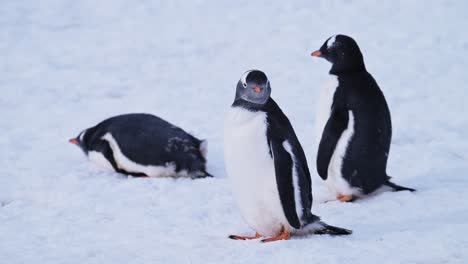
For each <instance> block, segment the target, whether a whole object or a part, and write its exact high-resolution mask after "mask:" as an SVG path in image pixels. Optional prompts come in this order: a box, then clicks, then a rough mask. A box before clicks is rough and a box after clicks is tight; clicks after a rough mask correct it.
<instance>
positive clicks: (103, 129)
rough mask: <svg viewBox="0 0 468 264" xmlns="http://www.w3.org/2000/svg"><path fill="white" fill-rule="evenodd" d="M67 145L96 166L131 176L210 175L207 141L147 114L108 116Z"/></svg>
mask: <svg viewBox="0 0 468 264" xmlns="http://www.w3.org/2000/svg"><path fill="white" fill-rule="evenodd" d="M69 142H70V143H72V144H75V145H77V146H79V147H80V148H81V149H82V150H83V151H84V153H85V154H86V155H87V156H88V158H89V160H90V161H91V162H93V163H95V164H96V165H98V166H100V167H104V168H107V169H110V170H114V171H116V172H119V173H123V174H127V175H131V176H134V177H190V178H203V177H210V176H211V175H210V174H209V173H207V172H206V154H207V143H206V141H205V140H199V139H197V138H195V137H194V136H192V135H190V134H188V133H187V132H185V131H184V130H182V129H181V128H178V127H176V126H174V125H172V124H170V123H168V122H166V121H165V120H163V119H161V118H159V117H156V116H153V115H150V114H125V115H120V116H115V117H111V118H109V119H106V120H104V121H102V122H101V123H99V124H98V125H96V126H94V127H91V128H88V129H86V130H84V131H83V132H81V133H80V134H79V135H78V137H76V138H73V139H70V140H69Z"/></svg>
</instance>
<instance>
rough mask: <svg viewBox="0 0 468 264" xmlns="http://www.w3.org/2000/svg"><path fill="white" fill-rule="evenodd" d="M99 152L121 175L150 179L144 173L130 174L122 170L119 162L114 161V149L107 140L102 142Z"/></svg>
mask: <svg viewBox="0 0 468 264" xmlns="http://www.w3.org/2000/svg"><path fill="white" fill-rule="evenodd" d="M99 151H100V152H101V153H102V154H103V155H104V157H105V158H106V159H107V160H108V161H109V162H110V164H111V165H112V167H113V168H114V170H115V171H116V172H118V173H121V174H125V175H129V176H132V177H148V176H147V175H146V174H144V173H136V172H128V171H125V170H122V169H120V168H119V167H118V166H117V162H116V161H115V159H114V155H113V152H112V149H111V147H110V145H109V142H107V141H105V140H101V142H100V144H99Z"/></svg>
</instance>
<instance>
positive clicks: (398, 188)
mask: <svg viewBox="0 0 468 264" xmlns="http://www.w3.org/2000/svg"><path fill="white" fill-rule="evenodd" d="M384 185H387V186H388V187H391V188H392V189H393V191H394V192H399V191H410V192H415V191H416V189H413V188H408V187H404V186H400V185H398V184H395V183H393V182H391V181H390V177H388V179H387V182H385V183H384Z"/></svg>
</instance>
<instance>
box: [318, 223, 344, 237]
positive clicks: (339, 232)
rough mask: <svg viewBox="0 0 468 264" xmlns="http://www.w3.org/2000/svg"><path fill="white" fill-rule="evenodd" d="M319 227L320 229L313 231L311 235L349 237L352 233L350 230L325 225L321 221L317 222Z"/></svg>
mask: <svg viewBox="0 0 468 264" xmlns="http://www.w3.org/2000/svg"><path fill="white" fill-rule="evenodd" d="M319 224H320V225H321V228H319V229H316V230H314V231H313V234H317V235H332V236H346V235H351V234H352V233H353V231H352V230H349V229H345V228H341V227H337V226H332V225H329V224H326V223H324V222H322V221H320V222H319Z"/></svg>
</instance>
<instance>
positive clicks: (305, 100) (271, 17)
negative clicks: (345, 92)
mask: <svg viewBox="0 0 468 264" xmlns="http://www.w3.org/2000/svg"><path fill="white" fill-rule="evenodd" d="M467 10H468V2H466V1H386V2H382V1H379V3H374V2H373V1H359V3H358V2H356V1H329V0H326V1H305V0H304V1H278V2H276V3H273V2H270V1H210V2H208V1H201V0H198V1H164V2H160V1H149V0H141V1H123V0H101V1H94V0H83V1H77V0H69V1H65V0H62V1H59V0H43V1H34V0H29V1H28V0H18V1H2V2H1V3H0V32H1V33H0V92H1V96H0V131H1V137H0V262H1V263H219V262H226V263H230V262H231V263H245V262H254V263H330V264H332V263H340V264H342V263H361V264H362V263H467V262H468V237H467V233H466V232H467V230H468V221H467V219H468V202H467V200H466V198H464V194H465V193H467V191H468V179H467V177H468V175H467V174H468V140H466V135H467V133H466V129H468V117H467V116H468V115H467V111H468V108H467V98H468V97H467V96H466V94H467V91H466V83H467V82H468V76H467V66H468V34H466V28H467V27H468V16H467V15H466V11H467ZM463 32H465V33H463ZM336 33H345V34H349V35H351V36H353V37H354V38H355V39H356V40H357V41H358V43H359V44H360V46H361V49H362V51H363V53H364V57H365V61H366V64H367V68H368V69H369V71H370V72H371V73H372V74H373V75H374V77H375V78H376V79H377V81H378V82H379V84H380V86H381V88H382V89H383V91H384V93H385V94H386V96H387V100H388V102H389V105H390V108H391V111H392V116H393V124H394V137H393V144H392V150H391V153H390V160H389V168H388V172H389V174H390V175H392V176H393V177H394V180H395V182H397V183H400V184H402V185H406V186H411V187H415V188H417V189H418V190H419V191H418V192H416V193H408V192H400V193H389V192H385V193H382V194H379V195H375V196H373V197H369V198H367V199H364V200H360V201H358V202H356V203H349V204H342V203H337V202H328V203H325V201H326V200H328V199H330V198H331V197H330V195H329V194H328V192H327V191H326V189H325V188H324V186H323V184H322V182H321V181H320V180H319V179H318V177H317V174H316V173H315V164H314V160H315V152H316V149H317V145H316V144H315V141H314V135H313V133H314V125H313V121H314V112H315V105H316V103H317V97H318V96H317V95H318V94H319V91H320V89H321V87H322V85H323V83H324V82H326V79H327V72H328V69H329V67H330V65H329V64H328V63H327V62H325V61H324V60H319V59H313V58H311V57H310V56H309V54H310V52H311V51H313V50H315V49H317V48H319V47H320V45H322V43H323V41H324V40H325V39H326V38H327V37H329V36H330V35H332V34H336ZM251 68H258V69H261V70H264V71H265V72H266V73H267V74H268V75H269V78H270V80H271V83H272V87H273V94H272V95H273V97H274V98H275V99H276V101H277V102H278V103H279V104H280V106H281V107H282V108H283V110H284V111H285V112H286V113H287V114H288V115H289V116H290V119H291V121H292V123H293V125H294V127H295V129H296V132H297V134H298V136H299V138H300V140H301V142H302V143H303V146H304V149H305V151H306V153H307V155H308V160H309V163H310V166H311V171H312V172H314V174H313V177H314V186H313V189H314V206H313V212H314V213H316V214H318V215H320V216H322V218H323V219H324V220H326V221H327V222H329V223H330V224H335V225H339V226H343V227H346V228H350V229H352V230H354V234H353V235H351V236H348V237H329V236H308V237H299V238H298V237H296V238H293V239H292V240H289V241H281V242H276V243H269V244H261V243H259V242H258V241H250V242H239V241H232V240H229V239H227V236H228V235H229V234H232V233H240V234H248V233H250V232H252V231H251V230H249V228H248V227H247V226H246V224H245V223H244V222H243V220H242V218H241V216H240V214H239V212H238V210H237V208H236V205H235V203H234V201H233V197H232V194H231V191H230V186H229V181H228V179H227V178H226V176H225V172H224V165H223V155H222V153H223V150H222V148H223V146H222V122H223V113H224V111H225V110H226V108H227V107H228V106H229V105H230V103H231V100H232V99H233V96H234V89H235V84H236V82H237V80H238V78H239V77H240V75H241V74H242V73H243V72H244V71H245V70H248V69H251ZM128 112H150V113H154V114H156V115H158V116H161V117H163V118H165V119H167V120H169V121H171V122H173V123H174V124H177V125H180V126H181V127H183V128H185V129H186V130H188V131H191V132H193V133H194V134H195V135H196V136H198V137H200V138H207V139H208V140H209V165H208V169H209V171H210V172H211V173H212V174H214V175H216V177H215V178H213V179H205V180H197V181H191V180H185V179H179V180H173V179H127V178H126V177H123V176H120V175H118V174H114V173H109V172H102V171H99V170H98V169H96V168H95V167H93V166H91V165H90V164H88V163H86V162H85V159H84V155H83V154H82V153H81V151H80V150H79V149H77V148H76V147H75V146H72V145H71V144H69V143H68V142H67V139H68V138H70V137H72V136H75V135H76V134H77V133H78V132H79V131H81V130H82V129H84V128H86V127H89V126H92V125H94V124H96V123H97V122H99V121H101V120H103V119H104V118H107V117H110V116H112V115H117V114H121V113H128Z"/></svg>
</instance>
